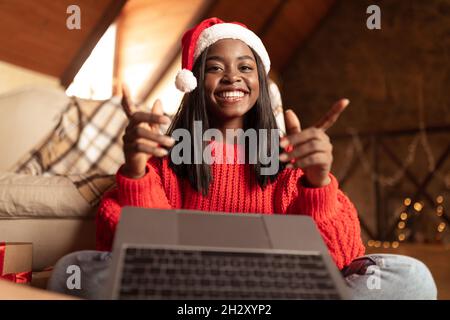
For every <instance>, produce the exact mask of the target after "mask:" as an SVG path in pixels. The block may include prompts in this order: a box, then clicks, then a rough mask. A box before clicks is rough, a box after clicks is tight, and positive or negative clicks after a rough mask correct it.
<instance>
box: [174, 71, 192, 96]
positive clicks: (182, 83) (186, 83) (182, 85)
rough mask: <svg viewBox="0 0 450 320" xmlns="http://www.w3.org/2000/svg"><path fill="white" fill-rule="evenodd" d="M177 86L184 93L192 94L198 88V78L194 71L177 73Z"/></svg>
mask: <svg viewBox="0 0 450 320" xmlns="http://www.w3.org/2000/svg"><path fill="white" fill-rule="evenodd" d="M175 86H176V87H177V89H178V90H180V91H182V92H191V91H192V90H194V89H195V88H197V78H195V76H194V74H193V73H192V71H190V70H188V69H182V70H180V71H178V73H177V77H176V78H175Z"/></svg>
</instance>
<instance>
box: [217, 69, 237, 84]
mask: <svg viewBox="0 0 450 320" xmlns="http://www.w3.org/2000/svg"><path fill="white" fill-rule="evenodd" d="M222 81H223V82H225V83H235V82H239V81H241V77H240V76H239V75H238V74H237V73H236V72H234V71H229V72H227V73H225V74H224V76H223V78H222Z"/></svg>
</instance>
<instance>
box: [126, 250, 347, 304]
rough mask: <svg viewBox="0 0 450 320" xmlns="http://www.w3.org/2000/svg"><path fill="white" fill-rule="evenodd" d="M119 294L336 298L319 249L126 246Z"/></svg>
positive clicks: (139, 296) (131, 296)
mask: <svg viewBox="0 0 450 320" xmlns="http://www.w3.org/2000/svg"><path fill="white" fill-rule="evenodd" d="M123 262H124V264H123V270H122V278H121V285H120V290H119V298H120V299H339V295H338V292H337V290H336V287H335V285H334V283H333V281H332V279H331V277H330V275H329V273H328V271H327V268H326V266H325V263H324V261H323V260H322V256H321V255H319V254H301V255H299V254H278V253H254V252H250V253H248V252H223V251H195V250H184V249H155V248H127V249H126V250H125V258H124V261H123Z"/></svg>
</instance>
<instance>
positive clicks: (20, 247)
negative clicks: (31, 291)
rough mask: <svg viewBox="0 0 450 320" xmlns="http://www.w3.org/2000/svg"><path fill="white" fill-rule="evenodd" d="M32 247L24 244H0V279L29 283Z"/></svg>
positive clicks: (29, 244)
mask: <svg viewBox="0 0 450 320" xmlns="http://www.w3.org/2000/svg"><path fill="white" fill-rule="evenodd" d="M32 262H33V245H32V244H31V243H25V242H6V243H5V242H0V279H4V280H9V281H12V282H16V283H27V284H29V283H31V275H32V272H31V271H32Z"/></svg>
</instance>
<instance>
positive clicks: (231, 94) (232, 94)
mask: <svg viewBox="0 0 450 320" xmlns="http://www.w3.org/2000/svg"><path fill="white" fill-rule="evenodd" d="M244 95H245V93H244V92H242V91H222V92H219V94H218V96H219V97H221V98H223V99H230V100H232V99H237V98H242V97H243V96H244Z"/></svg>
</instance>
